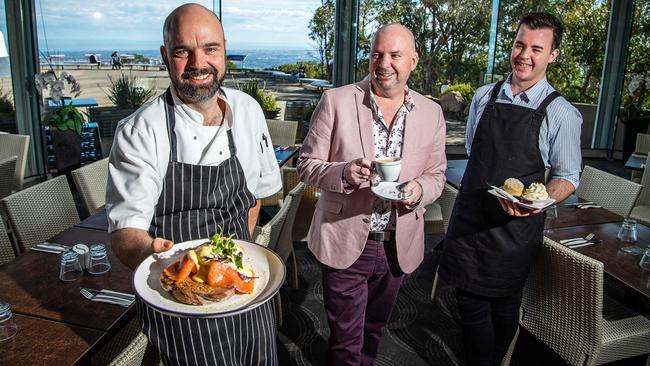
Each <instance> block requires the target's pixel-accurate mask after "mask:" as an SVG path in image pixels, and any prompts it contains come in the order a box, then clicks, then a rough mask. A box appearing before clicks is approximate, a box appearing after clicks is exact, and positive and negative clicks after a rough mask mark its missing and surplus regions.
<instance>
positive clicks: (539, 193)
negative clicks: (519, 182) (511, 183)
mask: <svg viewBox="0 0 650 366" xmlns="http://www.w3.org/2000/svg"><path fill="white" fill-rule="evenodd" d="M523 197H524V198H525V199H527V200H531V201H540V200H545V199H548V192H546V187H545V186H544V185H543V184H542V183H532V184H531V185H530V186H529V187H528V188H527V189H526V192H524V195H523Z"/></svg>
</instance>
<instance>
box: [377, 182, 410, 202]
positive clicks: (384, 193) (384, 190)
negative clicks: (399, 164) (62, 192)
mask: <svg viewBox="0 0 650 366" xmlns="http://www.w3.org/2000/svg"><path fill="white" fill-rule="evenodd" d="M402 184H403V183H399V182H379V184H377V185H376V186H372V187H370V190H372V193H374V194H375V195H377V196H379V197H381V198H383V199H385V200H388V201H401V200H405V199H407V198H409V197H411V195H412V194H413V192H409V193H408V194H405V193H403V192H402V191H400V189H399V186H401V185H402ZM400 196H401V197H400Z"/></svg>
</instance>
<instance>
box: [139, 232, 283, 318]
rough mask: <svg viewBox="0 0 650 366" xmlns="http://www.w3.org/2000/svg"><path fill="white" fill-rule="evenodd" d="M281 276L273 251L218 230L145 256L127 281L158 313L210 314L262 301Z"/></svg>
mask: <svg viewBox="0 0 650 366" xmlns="http://www.w3.org/2000/svg"><path fill="white" fill-rule="evenodd" d="M285 275H286V269H285V266H284V262H283V261H282V260H281V259H280V257H279V256H278V255H277V254H276V253H275V252H273V251H271V250H269V249H268V248H265V247H263V246H261V245H259V244H255V243H252V242H248V241H244V240H238V239H234V238H233V237H232V236H230V237H226V236H222V235H220V234H219V233H218V234H215V235H214V236H213V237H212V238H209V239H201V240H193V241H187V242H183V243H177V244H174V247H173V248H172V249H171V250H170V251H167V252H164V253H163V254H162V255H158V254H153V255H150V256H149V257H147V258H146V259H145V260H144V261H143V262H142V263H140V265H139V266H138V268H136V270H135V273H134V276H133V285H134V288H135V291H136V293H137V294H138V296H139V297H140V298H141V299H142V301H144V302H145V303H147V304H149V305H150V306H152V307H154V308H156V309H157V310H159V311H161V312H163V313H167V314H172V315H175V316H188V317H189V316H191V317H206V318H214V317H223V316H231V315H235V314H238V313H241V312H244V311H248V310H250V309H253V308H255V307H257V306H260V305H262V304H263V303H264V302H266V301H267V300H269V299H270V298H271V297H272V296H273V295H275V293H276V292H278V290H279V289H280V286H282V283H284V278H285Z"/></svg>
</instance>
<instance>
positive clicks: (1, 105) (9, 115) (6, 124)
mask: <svg viewBox="0 0 650 366" xmlns="http://www.w3.org/2000/svg"><path fill="white" fill-rule="evenodd" d="M0 131H3V132H8V133H17V132H18V130H17V129H16V110H15V109H14V103H13V101H12V100H11V93H10V92H8V91H5V90H4V88H3V87H2V86H0Z"/></svg>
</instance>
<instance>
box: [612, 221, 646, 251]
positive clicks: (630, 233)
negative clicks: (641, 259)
mask: <svg viewBox="0 0 650 366" xmlns="http://www.w3.org/2000/svg"><path fill="white" fill-rule="evenodd" d="M616 237H617V238H618V240H620V241H623V242H627V243H636V239H637V235H636V220H632V219H625V220H623V224H622V225H621V228H620V229H619V230H618V235H616ZM621 250H622V251H624V252H625V253H628V254H633V255H639V254H641V252H642V250H641V248H639V247H637V246H636V245H630V246H626V247H623V248H621Z"/></svg>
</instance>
